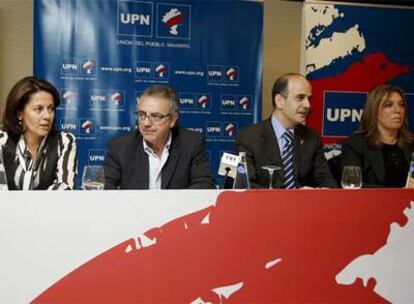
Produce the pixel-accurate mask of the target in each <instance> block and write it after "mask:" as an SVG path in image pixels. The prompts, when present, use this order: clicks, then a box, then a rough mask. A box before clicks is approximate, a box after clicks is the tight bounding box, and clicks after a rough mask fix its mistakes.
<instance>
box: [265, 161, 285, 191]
mask: <svg viewBox="0 0 414 304" xmlns="http://www.w3.org/2000/svg"><path fill="white" fill-rule="evenodd" d="M262 169H263V170H267V172H269V189H273V172H275V171H276V170H280V169H281V168H280V167H279V166H274V165H267V166H263V167H262Z"/></svg>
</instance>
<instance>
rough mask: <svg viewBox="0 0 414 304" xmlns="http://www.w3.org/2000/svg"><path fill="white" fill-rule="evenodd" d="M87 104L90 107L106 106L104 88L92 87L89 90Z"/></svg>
mask: <svg viewBox="0 0 414 304" xmlns="http://www.w3.org/2000/svg"><path fill="white" fill-rule="evenodd" d="M89 106H90V107H91V108H102V107H105V106H107V97H106V90H97V89H93V90H90V91H89Z"/></svg>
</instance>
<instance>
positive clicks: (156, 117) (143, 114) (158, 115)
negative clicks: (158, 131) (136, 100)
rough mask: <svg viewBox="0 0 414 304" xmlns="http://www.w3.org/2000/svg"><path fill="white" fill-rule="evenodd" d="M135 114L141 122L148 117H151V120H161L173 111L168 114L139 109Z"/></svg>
mask: <svg viewBox="0 0 414 304" xmlns="http://www.w3.org/2000/svg"><path fill="white" fill-rule="evenodd" d="M135 115H136V116H137V118H138V120H139V121H140V122H144V121H145V119H146V118H148V119H149V121H150V122H155V123H157V122H161V121H162V120H163V119H164V118H165V117H167V116H170V115H171V113H168V114H161V113H148V114H147V113H146V112H144V111H138V112H135Z"/></svg>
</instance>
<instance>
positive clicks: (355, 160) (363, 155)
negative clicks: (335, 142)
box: [340, 134, 414, 188]
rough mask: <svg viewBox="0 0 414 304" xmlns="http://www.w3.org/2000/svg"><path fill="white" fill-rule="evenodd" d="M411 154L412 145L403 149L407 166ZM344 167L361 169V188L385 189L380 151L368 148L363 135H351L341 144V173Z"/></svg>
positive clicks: (382, 160) (383, 168)
mask: <svg viewBox="0 0 414 304" xmlns="http://www.w3.org/2000/svg"><path fill="white" fill-rule="evenodd" d="M413 152H414V144H411V145H410V146H408V147H407V148H406V149H404V155H405V159H406V160H407V164H410V162H411V154H412V153H413ZM344 166H359V167H361V170H362V187H364V188H377V187H387V186H386V185H385V166H384V156H383V153H382V149H381V148H374V147H371V146H369V145H368V142H367V140H366V139H365V137H364V136H363V135H360V134H357V135H353V136H351V138H350V139H349V140H348V141H346V142H344V143H343V145H342V155H341V161H340V167H341V172H342V169H343V168H344ZM407 173H408V172H407Z"/></svg>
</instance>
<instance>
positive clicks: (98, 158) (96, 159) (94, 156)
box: [88, 149, 105, 165]
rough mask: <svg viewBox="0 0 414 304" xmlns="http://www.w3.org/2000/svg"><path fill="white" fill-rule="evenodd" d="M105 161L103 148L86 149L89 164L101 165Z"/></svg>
mask: <svg viewBox="0 0 414 304" xmlns="http://www.w3.org/2000/svg"><path fill="white" fill-rule="evenodd" d="M104 161H105V150H104V149H89V150H88V163H89V164H90V165H102V164H103V162H104Z"/></svg>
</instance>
